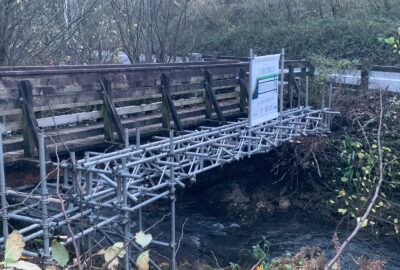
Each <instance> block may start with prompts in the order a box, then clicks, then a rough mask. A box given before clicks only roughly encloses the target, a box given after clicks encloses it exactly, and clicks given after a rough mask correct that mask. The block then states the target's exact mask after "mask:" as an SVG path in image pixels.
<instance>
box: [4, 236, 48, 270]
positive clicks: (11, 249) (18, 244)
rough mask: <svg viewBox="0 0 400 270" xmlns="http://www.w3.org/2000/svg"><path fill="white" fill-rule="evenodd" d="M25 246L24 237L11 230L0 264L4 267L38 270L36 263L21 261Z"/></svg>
mask: <svg viewBox="0 0 400 270" xmlns="http://www.w3.org/2000/svg"><path fill="white" fill-rule="evenodd" d="M24 247H25V242H24V239H23V238H22V235H21V234H20V233H19V232H18V231H13V232H12V233H11V234H10V235H9V236H8V237H7V241H6V246H5V252H4V262H1V263H0V264H2V265H4V266H5V267H6V268H15V269H20V270H40V267H39V266H37V265H36V264H33V263H30V262H26V261H21V260H20V258H21V256H22V252H23V250H24Z"/></svg>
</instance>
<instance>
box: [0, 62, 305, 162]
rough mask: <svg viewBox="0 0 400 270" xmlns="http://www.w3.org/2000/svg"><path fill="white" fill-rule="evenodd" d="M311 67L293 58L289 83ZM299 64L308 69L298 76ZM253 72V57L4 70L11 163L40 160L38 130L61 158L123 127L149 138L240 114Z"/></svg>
mask: <svg viewBox="0 0 400 270" xmlns="http://www.w3.org/2000/svg"><path fill="white" fill-rule="evenodd" d="M308 67H309V64H308V62H307V61H286V63H285V68H288V69H289V71H288V72H292V73H291V74H289V73H288V74H285V78H286V80H290V79H291V78H292V77H293V78H294V77H295V76H297V77H303V78H305V76H306V75H307V72H308V71H309V69H307V68H308ZM294 68H301V72H297V73H294V72H293V69H294ZM247 73H248V62H246V61H240V60H210V61H205V62H189V63H164V64H138V65H96V66H54V67H1V68H0V122H1V125H2V126H3V127H2V129H3V132H5V133H6V134H7V136H5V138H4V140H3V141H4V142H3V147H4V153H5V154H4V157H5V162H6V164H7V166H11V165H13V164H17V163H20V162H21V160H30V159H37V134H38V133H39V132H44V133H45V134H46V147H47V151H48V153H49V155H50V156H54V153H55V152H56V151H57V153H59V154H63V153H66V152H68V151H83V150H88V149H93V148H97V147H106V146H107V143H110V142H111V143H118V142H122V141H123V138H121V136H120V134H121V131H120V130H119V129H121V128H128V129H129V133H130V134H131V135H133V134H134V133H135V129H136V128H138V127H139V128H140V129H141V134H142V135H144V136H146V135H151V134H157V133H160V132H163V131H166V130H168V129H170V128H173V129H178V128H187V127H189V126H190V127H193V126H196V125H199V124H202V123H204V122H205V121H209V120H218V119H219V120H221V119H220V118H221V115H222V116H223V117H224V118H225V119H234V118H237V117H238V116H241V115H243V113H245V112H246V110H247V107H246V106H247V95H246V93H247V90H246V89H245V85H246V82H247V80H248V75H247ZM207 74H209V75H208V76H209V78H208V79H207ZM162 76H164V79H165V80H167V82H163V81H162ZM104 80H105V81H104ZM104 82H105V83H106V84H107V83H108V84H109V86H105V85H104ZM166 83H167V84H168V85H164V84H166ZM208 86H210V87H211V88H209V89H211V90H210V91H211V92H212V94H211V96H209V95H208V94H207V93H208V92H207V91H206V89H207V87H208ZM104 87H106V88H107V89H104ZM163 89H164V90H165V91H164V92H163ZM105 92H107V95H106V96H107V97H105V94H104V93H105ZM211 92H210V93H211ZM107 98H108V99H109V107H110V106H111V108H109V107H107V106H106V105H107V104H106V103H105V102H106V101H107V100H106V99H107ZM218 112H219V114H217V113H218ZM113 114H114V115H113Z"/></svg>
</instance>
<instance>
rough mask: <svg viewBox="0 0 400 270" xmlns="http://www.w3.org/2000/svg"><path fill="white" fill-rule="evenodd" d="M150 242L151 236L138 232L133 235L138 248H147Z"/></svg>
mask: <svg viewBox="0 0 400 270" xmlns="http://www.w3.org/2000/svg"><path fill="white" fill-rule="evenodd" d="M151 240H153V237H152V236H151V234H149V233H148V234H145V233H144V232H142V231H140V232H138V233H137V234H136V235H135V241H136V243H138V244H139V245H140V246H142V247H143V248H145V247H147V246H148V245H149V244H150V242H151Z"/></svg>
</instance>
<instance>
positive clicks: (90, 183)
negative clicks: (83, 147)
mask: <svg viewBox="0 0 400 270" xmlns="http://www.w3.org/2000/svg"><path fill="white" fill-rule="evenodd" d="M89 157H90V155H89V152H86V153H85V160H86V162H88V161H89ZM92 190H93V172H89V173H88V176H87V180H86V194H85V195H86V196H89V195H91V194H92ZM87 245H88V248H87V250H88V252H89V255H92V247H93V245H92V237H91V234H89V235H88V237H87Z"/></svg>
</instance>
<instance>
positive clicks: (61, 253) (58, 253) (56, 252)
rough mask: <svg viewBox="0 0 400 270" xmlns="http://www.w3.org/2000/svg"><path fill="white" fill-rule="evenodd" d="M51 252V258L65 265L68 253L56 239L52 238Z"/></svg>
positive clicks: (62, 265)
mask: <svg viewBox="0 0 400 270" xmlns="http://www.w3.org/2000/svg"><path fill="white" fill-rule="evenodd" d="M51 254H52V256H53V259H54V260H55V261H56V262H57V263H58V264H59V265H60V266H61V267H64V266H66V265H67V263H68V261H69V254H68V251H67V249H66V248H65V247H64V246H63V245H61V244H60V243H58V242H57V241H55V240H53V241H52V242H51Z"/></svg>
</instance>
